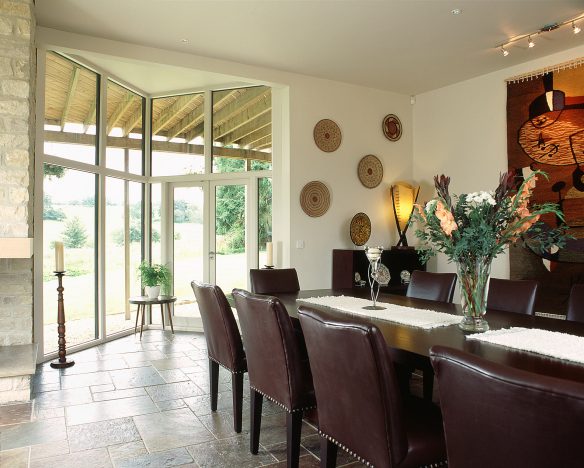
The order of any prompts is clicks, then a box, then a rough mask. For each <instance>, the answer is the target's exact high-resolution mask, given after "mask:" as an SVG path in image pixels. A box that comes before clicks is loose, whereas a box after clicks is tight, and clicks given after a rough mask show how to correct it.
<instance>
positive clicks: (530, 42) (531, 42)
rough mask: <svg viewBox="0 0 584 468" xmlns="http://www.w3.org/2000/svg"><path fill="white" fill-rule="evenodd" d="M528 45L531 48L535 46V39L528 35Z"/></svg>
mask: <svg viewBox="0 0 584 468" xmlns="http://www.w3.org/2000/svg"><path fill="white" fill-rule="evenodd" d="M527 46H528V47H529V48H530V49H531V48H533V47H535V42H533V39H532V38H531V36H529V37H528V39H527Z"/></svg>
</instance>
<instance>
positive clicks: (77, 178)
mask: <svg viewBox="0 0 584 468" xmlns="http://www.w3.org/2000/svg"><path fill="white" fill-rule="evenodd" d="M96 179H97V177H96V176H95V175H94V174H90V173H87V172H81V171H76V170H73V169H67V168H64V167H61V166H54V165H49V164H45V165H44V181H43V193H44V200H43V251H44V257H43V303H44V308H43V310H44V319H43V323H44V327H45V330H44V352H45V353H48V352H51V351H56V350H57V348H58V345H57V279H56V277H55V274H54V270H55V249H54V243H55V242H57V241H58V242H63V245H64V249H65V270H66V273H65V277H64V278H63V287H64V288H65V292H64V297H65V315H66V318H67V345H68V346H71V345H76V344H80V343H85V342H87V341H91V340H93V339H96V338H97V337H98V329H97V313H96V312H97V309H96V300H95V297H96V280H97V278H96V265H95V259H96V255H95V252H96V250H95V249H96V236H95V232H96V229H95V226H96V225H95V220H96V203H95V200H96Z"/></svg>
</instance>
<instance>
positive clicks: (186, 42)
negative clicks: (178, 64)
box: [180, 37, 189, 44]
mask: <svg viewBox="0 0 584 468" xmlns="http://www.w3.org/2000/svg"><path fill="white" fill-rule="evenodd" d="M180 41H181V42H182V43H183V44H188V43H189V40H188V39H187V38H186V37H185V38H183V39H181V40H180Z"/></svg>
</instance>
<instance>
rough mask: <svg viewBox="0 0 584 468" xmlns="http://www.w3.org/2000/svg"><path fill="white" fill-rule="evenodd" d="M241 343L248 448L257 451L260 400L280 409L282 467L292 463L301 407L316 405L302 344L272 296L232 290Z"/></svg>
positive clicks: (297, 450)
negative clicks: (244, 363)
mask: <svg viewBox="0 0 584 468" xmlns="http://www.w3.org/2000/svg"><path fill="white" fill-rule="evenodd" d="M233 298H234V300H235V306H236V308H237V314H238V316H239V323H240V325H241V332H242V334H243V340H244V342H245V347H246V353H247V360H248V367H249V386H250V394H251V395H250V396H251V401H250V432H251V440H250V450H251V453H254V454H256V453H258V446H259V438H260V426H261V418H262V401H263V397H266V398H268V399H270V400H272V401H274V402H275V403H276V404H278V405H280V406H281V407H282V408H284V409H285V410H286V426H287V459H288V465H287V466H288V467H289V468H295V467H298V459H299V454H300V433H301V430H302V415H303V413H304V411H306V410H308V409H312V408H314V407H315V406H316V399H315V397H314V388H313V385H312V375H311V373H310V365H309V363H308V360H307V359H303V358H302V347H303V343H301V342H300V339H301V335H299V334H298V333H296V331H295V329H294V327H293V325H292V320H291V319H290V316H289V315H288V312H287V311H286V308H285V307H284V305H283V304H282V303H281V302H280V300H279V299H278V298H276V297H272V296H264V295H259V294H252V293H250V292H247V291H243V290H241V289H234V290H233Z"/></svg>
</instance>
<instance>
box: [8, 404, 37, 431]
mask: <svg viewBox="0 0 584 468" xmlns="http://www.w3.org/2000/svg"><path fill="white" fill-rule="evenodd" d="M31 419H32V402H29V403H21V404H16V405H1V406H0V426H7V425H10V424H20V423H24V422H30V421H31Z"/></svg>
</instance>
